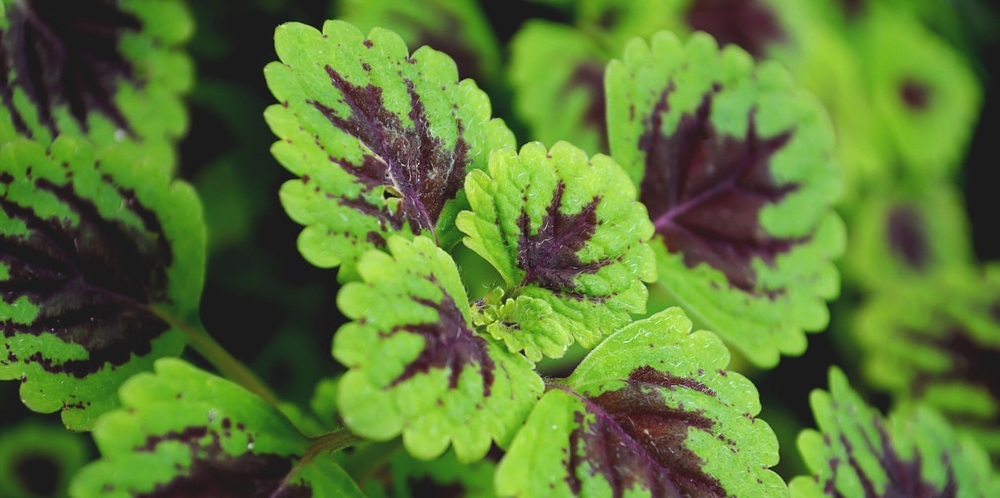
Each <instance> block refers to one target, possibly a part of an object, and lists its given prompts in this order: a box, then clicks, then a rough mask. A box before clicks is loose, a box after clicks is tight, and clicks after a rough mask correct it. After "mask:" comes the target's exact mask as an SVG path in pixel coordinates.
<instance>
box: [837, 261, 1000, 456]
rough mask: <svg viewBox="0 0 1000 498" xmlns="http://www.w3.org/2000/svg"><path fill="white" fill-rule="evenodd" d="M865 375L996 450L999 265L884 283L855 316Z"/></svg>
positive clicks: (999, 437)
mask: <svg viewBox="0 0 1000 498" xmlns="http://www.w3.org/2000/svg"><path fill="white" fill-rule="evenodd" d="M852 329H853V331H854V333H855V334H854V336H855V338H856V340H857V341H858V343H859V344H860V345H861V347H862V351H863V353H864V354H863V356H862V362H863V363H862V365H863V367H864V373H865V374H866V380H868V381H869V382H870V383H871V384H872V385H874V386H876V387H878V388H881V389H885V390H888V391H889V392H890V393H891V394H892V395H893V397H894V400H895V401H896V403H898V404H912V403H922V404H924V405H928V406H931V407H934V408H935V409H937V410H939V411H940V412H941V413H942V414H943V415H945V416H946V417H949V418H950V419H951V420H952V421H953V423H954V424H955V427H956V430H957V431H959V432H960V433H963V434H968V435H971V436H972V437H973V438H974V439H976V441H977V442H979V444H981V445H983V446H984V447H985V448H986V449H987V450H988V451H990V453H991V454H993V455H1000V430H998V425H997V424H998V422H1000V383H998V382H997V379H1000V371H998V365H1000V266H997V265H995V264H993V265H990V266H989V267H987V268H986V269H985V271H984V275H976V274H975V273H972V272H970V271H968V270H965V269H963V268H957V269H952V270H950V271H948V272H944V273H943V274H941V275H938V276H936V277H935V278H927V279H925V281H923V282H919V281H917V280H912V281H910V282H909V283H906V284H905V285H903V286H900V287H896V288H886V289H884V290H883V291H882V292H879V293H877V294H875V296H874V297H873V298H872V299H870V300H869V301H867V302H866V303H865V305H864V306H863V307H862V308H861V310H860V311H859V312H858V315H857V316H856V317H855V321H854V322H853V327H852Z"/></svg>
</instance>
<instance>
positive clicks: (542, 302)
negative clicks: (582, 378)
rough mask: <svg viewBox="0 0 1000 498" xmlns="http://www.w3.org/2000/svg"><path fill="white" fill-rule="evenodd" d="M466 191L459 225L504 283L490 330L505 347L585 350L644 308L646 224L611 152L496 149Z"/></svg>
mask: <svg viewBox="0 0 1000 498" xmlns="http://www.w3.org/2000/svg"><path fill="white" fill-rule="evenodd" d="M465 188H466V191H467V192H468V196H469V203H470V204H471V205H472V209H473V210H472V211H471V212H470V211H466V212H463V213H461V214H460V215H459V217H458V227H459V229H461V230H462V232H464V233H465V234H466V238H465V239H464V242H465V245H467V246H468V247H469V248H471V249H472V250H474V251H476V253H478V254H479V255H480V256H482V257H483V258H485V259H486V260H487V261H489V262H490V263H491V264H492V265H493V266H494V267H495V268H496V269H497V270H498V271H499V273H500V275H501V276H502V277H503V279H504V282H505V283H506V288H507V294H508V296H507V297H508V301H507V304H505V307H504V308H503V309H501V311H500V314H501V316H500V318H499V319H498V320H496V321H495V322H493V324H491V325H490V327H489V329H488V330H489V331H490V334H491V335H493V336H494V337H496V338H498V339H502V340H504V341H505V342H506V343H507V345H508V347H510V348H511V350H512V351H517V350H521V349H523V350H524V352H525V354H526V355H527V356H528V358H529V359H532V360H535V361H537V360H538V359H540V358H541V357H542V354H545V355H547V356H553V357H558V356H562V354H563V352H564V351H565V350H566V347H567V346H569V344H571V343H572V339H575V340H577V341H579V342H580V343H581V344H582V345H583V346H584V347H587V348H591V347H594V346H595V345H597V343H598V342H600V340H601V339H603V338H604V337H606V336H607V335H608V334H610V333H611V332H613V331H615V330H617V329H618V328H620V327H621V326H622V325H624V324H626V323H628V322H629V321H630V320H631V314H634V313H642V312H644V311H645V307H646V297H647V292H646V287H645V285H643V283H642V282H643V281H647V282H648V281H651V280H653V279H654V278H655V276H656V275H655V267H654V266H653V254H652V250H651V249H650V247H649V246H648V245H647V244H646V243H645V242H646V241H647V240H649V237H650V236H651V235H652V225H651V224H650V223H649V219H648V216H647V215H646V210H645V209H644V208H643V206H642V205H641V204H640V203H638V202H637V201H636V200H635V195H636V192H635V188H634V187H633V186H632V185H631V183H630V182H629V180H628V177H627V176H625V174H624V173H623V172H622V170H621V168H619V167H618V165H617V164H615V162H614V161H613V160H611V158H609V157H607V156H605V155H601V154H598V155H595V156H594V157H592V158H588V157H587V155H586V154H585V153H584V152H583V151H581V150H580V149H578V148H576V147H574V146H572V145H570V144H569V143H566V142H559V143H557V144H555V145H554V146H553V147H552V148H551V149H550V150H545V147H544V146H543V145H542V144H541V143H539V142H532V143H529V144H527V145H525V146H524V147H523V148H522V149H521V151H520V154H518V153H516V152H514V150H513V149H506V150H501V151H497V152H496V153H494V154H493V155H492V156H491V157H490V164H489V171H488V172H485V171H474V172H472V173H471V174H469V176H468V179H467V180H466V187H465ZM547 308H551V311H550V310H549V309H547Z"/></svg>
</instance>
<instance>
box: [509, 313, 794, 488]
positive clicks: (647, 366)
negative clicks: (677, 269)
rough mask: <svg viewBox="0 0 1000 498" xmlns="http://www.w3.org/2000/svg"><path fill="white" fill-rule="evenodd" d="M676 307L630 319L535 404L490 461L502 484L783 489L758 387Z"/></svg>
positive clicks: (718, 342) (714, 339)
mask: <svg viewBox="0 0 1000 498" xmlns="http://www.w3.org/2000/svg"><path fill="white" fill-rule="evenodd" d="M728 363H729V352H728V351H727V350H726V347H725V346H724V345H723V343H722V341H721V340H719V338H718V337H717V336H715V335H714V334H712V333H710V332H705V331H698V332H691V321H690V320H688V319H687V317H686V316H685V315H684V313H683V311H681V310H680V309H679V308H670V309H668V310H665V311H663V312H660V313H658V314H656V315H653V316H652V317H650V318H648V319H645V320H640V321H637V322H633V323H632V324H630V325H628V326H626V327H625V328H623V329H622V330H620V331H619V332H616V333H615V334H614V335H612V336H611V337H609V338H608V339H606V340H605V341H604V342H602V343H601V344H600V345H599V346H598V347H597V348H595V349H594V350H593V351H591V352H590V354H589V355H588V356H587V358H586V359H584V361H583V362H582V363H581V364H580V365H579V366H578V367H577V368H576V370H575V371H574V372H573V374H572V375H571V376H570V377H569V378H568V379H567V380H566V381H565V383H564V384H553V385H551V388H550V389H549V391H548V392H547V393H546V394H545V396H544V397H543V398H542V400H541V401H540V402H539V403H538V404H537V405H536V406H535V408H534V410H533V411H532V413H531V416H530V417H529V418H528V421H527V423H526V425H525V426H524V428H523V429H522V430H521V431H520V432H519V433H518V435H517V436H516V437H515V438H514V441H513V443H512V444H511V447H510V449H509V450H508V452H507V454H506V456H505V457H504V459H503V460H502V461H501V463H500V466H499V467H498V469H497V475H496V478H495V483H496V486H497V492H498V494H500V495H503V496H507V495H511V496H571V495H574V496H593V497H603V496H616V497H617V496H722V495H725V496H759V497H774V496H782V495H786V494H787V490H786V489H785V484H784V482H783V481H782V480H781V478H780V477H779V476H778V475H777V474H775V473H774V472H772V471H770V470H769V468H770V467H771V466H773V465H774V464H776V463H777V461H778V443H777V439H776V438H775V435H774V433H773V432H772V430H771V428H770V427H769V426H768V425H767V423H765V422H764V421H762V420H759V419H755V418H754V416H755V415H756V414H757V413H758V412H759V411H760V401H759V399H758V396H757V389H756V388H755V387H754V386H753V384H752V383H751V382H750V381H749V380H748V379H746V378H745V377H743V376H742V375H740V374H737V373H734V372H728V371H726V370H724V368H725V367H726V365H727V364H728Z"/></svg>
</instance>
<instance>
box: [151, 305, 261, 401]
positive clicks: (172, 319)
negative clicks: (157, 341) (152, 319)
mask: <svg viewBox="0 0 1000 498" xmlns="http://www.w3.org/2000/svg"><path fill="white" fill-rule="evenodd" d="M152 311H153V313H155V314H156V316H158V317H160V318H161V319H163V321H165V322H167V323H168V324H170V326H172V327H175V328H177V329H178V330H180V331H182V332H184V334H185V335H187V338H188V344H190V345H191V347H192V348H194V350H195V351H197V352H198V354H200V355H201V356H202V357H203V358H205V359H206V360H208V362H209V363H211V364H212V366H213V367H215V369H216V370H218V371H219V372H220V373H221V374H222V375H224V376H225V377H226V378H227V379H229V380H231V381H233V382H235V383H237V384H239V385H241V386H243V388H244V389H246V390H248V391H250V392H252V393H254V394H256V395H257V396H260V397H261V398H262V399H263V400H264V401H267V402H268V403H269V404H270V405H272V406H278V401H279V400H278V397H277V396H275V395H274V392H272V391H271V389H270V388H269V387H267V385H265V384H264V383H263V382H262V381H261V380H260V378H259V377H257V374H255V373H253V371H251V370H250V369H249V368H247V366H246V365H244V364H243V363H242V362H240V360H237V359H236V358H235V357H233V355H231V354H229V351H226V349H225V348H223V347H222V346H221V345H220V344H219V343H218V342H215V339H214V338H212V336H211V335H210V334H209V333H208V331H206V330H205V328H204V327H203V326H202V325H201V324H200V323H198V324H194V325H192V324H190V323H188V322H186V321H184V320H181V319H180V318H177V317H176V316H174V315H172V314H170V313H169V312H167V311H165V310H162V309H160V308H159V307H156V306H154V307H153V308H152Z"/></svg>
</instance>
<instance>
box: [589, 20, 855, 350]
mask: <svg viewBox="0 0 1000 498" xmlns="http://www.w3.org/2000/svg"><path fill="white" fill-rule="evenodd" d="M606 87H607V99H608V123H609V130H608V133H609V139H610V145H611V155H612V157H613V158H615V160H617V161H618V162H619V164H621V165H622V167H623V168H625V170H626V171H627V172H628V173H629V176H630V177H631V178H632V181H633V182H634V183H635V184H636V185H637V186H638V187H639V190H640V194H639V198H640V200H642V202H643V203H645V204H646V207H647V209H648V210H649V212H650V216H651V217H652V219H653V223H654V226H655V228H656V232H657V234H658V235H659V236H658V237H655V239H654V242H653V246H654V250H655V251H656V253H657V264H658V268H659V281H658V283H659V285H662V286H663V288H664V289H665V290H666V291H667V293H669V294H670V295H671V297H672V299H673V300H674V302H675V303H676V304H678V305H681V306H682V307H684V309H685V310H686V311H687V312H688V313H689V314H690V315H691V316H692V319H693V320H694V321H695V322H696V323H697V324H698V325H699V326H702V327H704V328H707V329H710V330H713V331H715V332H717V333H718V334H719V335H721V336H722V337H723V338H724V339H726V340H727V341H728V342H729V343H730V344H732V345H733V346H735V347H736V348H738V349H739V350H740V351H741V352H743V353H744V354H746V356H747V357H748V358H749V359H750V361H752V362H753V363H755V364H757V365H758V366H762V367H770V366H774V365H775V364H776V363H777V362H778V359H779V355H780V354H787V355H797V354H801V353H802V352H803V351H804V350H805V348H806V337H805V334H804V333H803V332H804V331H817V330H822V329H823V328H824V327H825V326H826V325H827V323H828V320H829V312H828V310H827V308H826V305H825V302H824V301H825V300H828V299H832V298H834V297H836V295H837V294H838V292H839V287H840V280H839V275H838V273H837V270H836V268H835V267H834V265H833V264H832V262H831V261H832V260H833V259H834V258H836V257H838V256H839V255H840V254H841V253H842V251H843V247H844V243H845V242H844V238H845V237H844V227H843V224H842V222H841V220H840V218H839V217H838V216H837V215H836V214H835V213H833V212H832V210H831V204H832V202H833V201H834V199H835V198H836V196H837V195H838V192H839V185H840V180H839V174H838V171H837V168H836V165H835V164H834V163H833V162H832V161H831V157H830V156H831V149H832V145H833V135H832V132H831V129H830V123H829V121H828V120H827V118H826V115H825V113H824V111H823V109H822V108H821V107H820V106H819V104H818V103H817V102H816V101H815V100H814V99H813V98H811V97H810V96H809V95H807V94H805V93H803V92H801V91H799V90H797V89H796V88H795V87H794V86H793V82H792V81H791V79H790V78H789V75H788V74H787V72H786V71H784V70H783V69H782V68H780V67H779V66H778V65H777V64H774V63H769V62H764V63H761V64H758V65H756V66H755V65H754V63H753V60H752V59H751V58H750V56H749V55H748V54H747V53H746V52H744V51H743V50H741V49H739V48H737V47H735V46H731V45H730V46H727V47H725V48H723V49H721V50H720V49H719V48H718V46H717V45H716V43H715V41H714V40H713V39H712V38H711V37H709V36H707V35H704V34H695V35H693V36H692V37H691V38H690V39H689V40H688V41H687V42H684V43H682V42H681V41H680V40H679V39H678V38H677V37H676V36H674V35H673V34H671V33H668V32H661V33H659V34H657V35H656V36H654V37H653V39H652V41H651V43H649V44H647V43H646V42H644V41H642V40H633V42H632V43H630V44H629V45H628V46H627V47H626V49H625V53H624V58H623V60H614V61H612V62H611V63H610V64H609V66H608V70H607V76H606Z"/></svg>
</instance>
